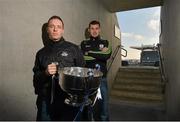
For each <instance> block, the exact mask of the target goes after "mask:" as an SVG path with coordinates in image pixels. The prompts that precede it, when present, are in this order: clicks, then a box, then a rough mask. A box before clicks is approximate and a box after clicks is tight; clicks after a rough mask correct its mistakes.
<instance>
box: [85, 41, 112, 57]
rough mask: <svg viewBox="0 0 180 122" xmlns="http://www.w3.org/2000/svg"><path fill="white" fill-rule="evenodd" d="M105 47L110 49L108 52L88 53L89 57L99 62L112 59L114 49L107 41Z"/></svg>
mask: <svg viewBox="0 0 180 122" xmlns="http://www.w3.org/2000/svg"><path fill="white" fill-rule="evenodd" d="M104 45H105V47H107V48H108V50H107V51H106V52H102V51H89V52H88V56H91V57H93V58H96V59H98V60H103V61H106V60H108V59H109V58H110V56H111V53H112V48H111V46H110V44H109V43H108V41H107V40H105V43H104Z"/></svg>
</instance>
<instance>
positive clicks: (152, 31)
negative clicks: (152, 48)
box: [117, 7, 160, 59]
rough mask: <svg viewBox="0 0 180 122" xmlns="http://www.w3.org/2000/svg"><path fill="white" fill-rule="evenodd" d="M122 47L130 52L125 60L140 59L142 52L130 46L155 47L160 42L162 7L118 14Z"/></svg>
mask: <svg viewBox="0 0 180 122" xmlns="http://www.w3.org/2000/svg"><path fill="white" fill-rule="evenodd" d="M117 17H118V22H119V26H120V30H121V36H122V37H121V39H122V45H123V46H124V47H125V49H127V50H128V56H127V57H126V58H123V59H138V58H139V57H140V51H138V50H135V49H131V48H129V46H141V45H153V44H155V45H156V44H157V43H158V42H159V21H160V7H153V8H146V9H137V10H130V11H125V12H118V13H117Z"/></svg>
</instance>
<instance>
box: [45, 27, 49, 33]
mask: <svg viewBox="0 0 180 122" xmlns="http://www.w3.org/2000/svg"><path fill="white" fill-rule="evenodd" d="M46 32H47V33H48V34H49V31H48V26H47V27H46Z"/></svg>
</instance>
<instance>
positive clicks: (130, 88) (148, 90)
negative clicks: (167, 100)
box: [113, 83, 163, 93]
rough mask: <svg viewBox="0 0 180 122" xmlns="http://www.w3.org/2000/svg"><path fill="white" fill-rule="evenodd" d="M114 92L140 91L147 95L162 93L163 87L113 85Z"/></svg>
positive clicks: (126, 84) (127, 84)
mask: <svg viewBox="0 0 180 122" xmlns="http://www.w3.org/2000/svg"><path fill="white" fill-rule="evenodd" d="M113 89H114V90H126V91H139V92H146V93H162V90H163V89H162V86H161V85H142V84H131V83H130V84H129V83H115V84H114V85H113Z"/></svg>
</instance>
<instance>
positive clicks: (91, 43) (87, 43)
mask: <svg viewBox="0 0 180 122" xmlns="http://www.w3.org/2000/svg"><path fill="white" fill-rule="evenodd" d="M104 47H107V48H108V50H107V51H106V52H102V51H101V50H100V48H104ZM81 50H82V52H83V54H84V58H85V61H86V67H88V68H95V67H96V65H97V64H99V65H100V70H101V71H102V72H103V76H104V77H105V76H106V73H107V68H106V62H107V60H108V59H109V58H110V56H111V52H112V51H111V46H110V44H109V43H108V41H107V40H102V39H101V38H100V37H97V38H93V37H90V39H88V40H84V41H82V43H81Z"/></svg>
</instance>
